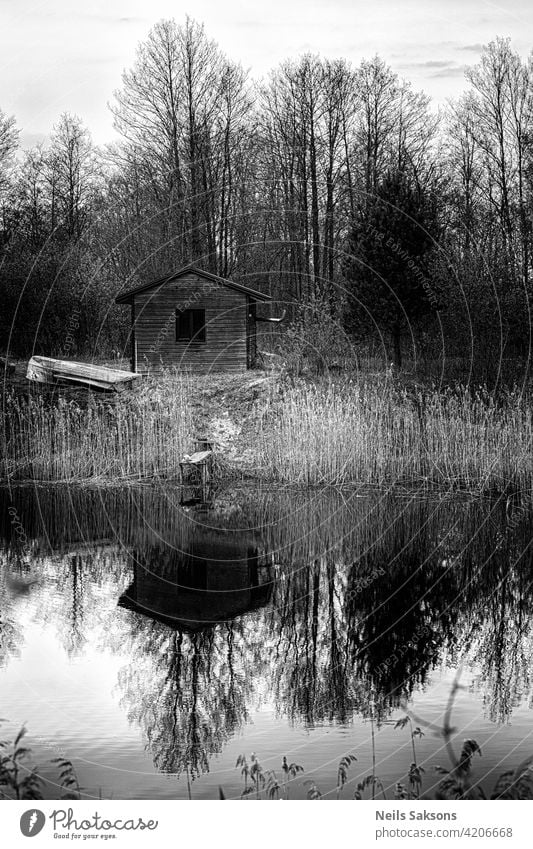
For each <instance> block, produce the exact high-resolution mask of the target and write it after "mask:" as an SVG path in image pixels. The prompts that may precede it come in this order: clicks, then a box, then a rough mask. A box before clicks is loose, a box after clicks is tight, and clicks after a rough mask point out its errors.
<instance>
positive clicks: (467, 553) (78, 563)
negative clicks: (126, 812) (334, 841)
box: [0, 487, 533, 799]
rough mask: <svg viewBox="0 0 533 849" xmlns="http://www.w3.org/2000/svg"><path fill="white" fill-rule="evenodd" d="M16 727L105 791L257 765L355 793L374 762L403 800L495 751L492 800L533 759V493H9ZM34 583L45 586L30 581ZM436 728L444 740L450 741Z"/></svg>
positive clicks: (11, 686) (196, 786) (89, 787)
mask: <svg viewBox="0 0 533 849" xmlns="http://www.w3.org/2000/svg"><path fill="white" fill-rule="evenodd" d="M0 500H1V508H2V509H1V513H0V515H1V520H0V522H1V524H0V570H1V574H0V716H1V717H3V718H4V720H5V721H4V722H3V723H2V731H1V733H2V737H3V738H4V739H12V738H13V736H14V735H15V734H16V732H17V731H18V729H19V728H20V726H21V725H22V724H23V723H25V724H26V726H27V729H28V736H27V742H28V745H29V746H31V749H32V760H33V762H34V763H36V764H38V766H39V770H40V772H41V774H42V775H43V776H44V777H45V778H46V785H45V795H46V796H47V797H49V798H58V797H59V796H60V795H61V793H62V792H64V791H62V790H61V788H60V787H58V785H57V783H56V782H57V769H56V767H55V766H54V764H52V763H51V761H52V759H53V758H57V757H67V758H69V759H71V760H72V761H73V763H74V766H75V769H76V773H77V775H78V778H79V781H80V784H81V785H82V787H83V795H84V797H103V798H115V799H121V798H123V799H125V798H148V799H150V798H152V799H165V798H192V799H201V798H217V797H218V788H219V787H222V788H223V790H224V793H225V795H226V797H228V798H232V797H238V796H239V795H240V794H241V792H242V790H243V788H244V780H243V776H242V775H241V770H240V769H237V768H236V766H235V764H236V761H237V758H238V756H239V755H241V754H246V756H247V758H248V761H250V756H251V754H252V753H255V756H256V757H257V758H258V760H259V761H260V763H261V765H262V768H263V770H264V771H265V772H266V771H267V770H274V771H275V772H276V776H277V777H278V779H279V780H280V781H281V778H282V776H283V771H282V769H281V763H282V758H283V756H286V757H287V761H288V763H296V764H299V765H301V766H303V768H304V772H303V773H300V772H299V773H298V774H297V776H296V777H295V779H294V780H293V781H292V782H291V785H290V797H291V798H305V796H306V793H307V791H308V789H309V785H306V784H304V782H305V781H308V780H312V781H314V782H315V783H316V785H317V786H318V788H319V789H320V791H321V793H322V794H323V796H324V797H325V798H332V797H334V796H335V787H336V784H337V769H338V763H339V760H340V758H342V757H343V756H344V755H347V754H353V755H355V756H356V757H357V761H356V762H355V763H353V764H352V766H351V767H350V769H349V772H348V783H347V784H346V787H345V788H344V790H343V796H344V798H350V797H353V791H354V789H355V786H356V784H357V783H358V782H359V781H361V780H362V779H363V778H364V777H365V776H367V775H369V774H370V773H371V771H372V758H373V748H372V732H374V756H375V760H376V774H377V775H378V776H379V778H380V780H381V782H382V784H383V787H384V789H385V792H386V793H387V797H388V798H391V796H392V795H393V793H394V785H395V783H396V782H397V781H402V782H403V783H406V773H407V771H408V770H409V765H410V763H411V762H412V760H413V757H412V743H411V735H410V728H409V726H408V725H407V726H406V727H404V728H395V721H396V720H398V719H400V718H401V717H403V716H405V705H406V704H407V705H408V708H409V710H410V711H412V713H413V716H414V719H413V723H414V725H419V726H420V727H421V730H422V731H424V736H421V737H416V740H415V743H416V756H417V760H418V762H419V764H421V765H422V766H423V767H424V770H425V773H424V783H423V786H422V791H423V793H426V794H428V795H431V794H432V788H434V785H435V782H436V781H438V776H437V774H436V773H435V770H434V767H435V766H436V765H440V766H444V767H445V768H449V762H448V761H447V757H446V752H445V750H444V747H443V741H442V738H441V737H439V736H438V735H437V733H435V730H434V729H437V728H439V727H442V723H443V718H444V711H445V709H446V704H447V702H448V699H449V694H450V689H451V687H452V682H453V680H454V676H455V673H456V671H457V669H458V668H459V667H460V668H461V670H462V671H461V678H460V684H461V689H460V690H459V691H458V693H457V696H456V699H455V702H454V705H453V714H452V725H453V726H454V727H455V729H456V734H455V735H454V738H453V744H454V746H455V748H456V749H457V750H458V749H460V747H461V744H462V741H463V740H464V739H465V738H473V739H475V740H476V741H477V742H478V743H479V745H480V746H481V751H482V756H481V757H478V756H476V759H475V775H476V777H477V778H479V780H480V782H481V783H482V785H483V786H484V788H485V789H486V790H487V791H489V792H490V790H491V788H492V786H493V785H494V783H495V781H496V778H497V777H498V775H499V774H500V773H501V772H502V771H504V769H508V768H514V767H516V766H517V764H518V762H520V761H521V760H523V758H524V757H526V756H527V755H528V754H530V753H533V722H532V719H533V712H532V707H533V705H532V704H531V701H530V696H531V679H532V673H533V653H532V626H531V609H532V601H533V588H532V570H531V566H532V554H531V539H532V528H533V519H532V513H531V510H530V508H529V507H526V506H525V504H524V502H521V501H520V500H519V499H518V498H517V499H514V500H512V499H507V498H503V499H502V498H500V499H498V498H494V499H493V500H489V499H484V500H483V499H479V498H473V497H468V496H464V495H461V496H459V495H457V494H452V493H442V492H441V493H436V494H432V495H429V496H428V494H427V493H425V494H424V495H423V496H422V494H417V493H407V492H406V493H398V492H371V493H369V492H364V491H355V490H354V491H350V492H344V493H332V492H328V491H320V492H298V491H290V490H281V491H272V490H270V491H262V490H255V489H254V490H252V489H238V488H236V489H232V490H220V491H214V492H207V493H206V492H203V493H201V492H197V491H194V490H190V491H182V490H180V489H177V488H176V489H166V490H165V489H152V488H143V489H130V490H114V489H103V490H80V489H69V488H61V487H56V488H54V489H39V488H33V487H32V488H18V489H14V490H12V491H11V492H8V491H3V492H2V493H1V494H0ZM32 581H33V583H32ZM432 726H433V730H432Z"/></svg>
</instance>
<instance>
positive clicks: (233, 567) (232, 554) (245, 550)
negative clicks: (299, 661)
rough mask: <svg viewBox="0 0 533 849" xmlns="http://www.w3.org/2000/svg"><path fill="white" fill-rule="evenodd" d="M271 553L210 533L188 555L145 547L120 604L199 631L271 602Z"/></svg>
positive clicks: (226, 534)
mask: <svg viewBox="0 0 533 849" xmlns="http://www.w3.org/2000/svg"><path fill="white" fill-rule="evenodd" d="M273 574H274V573H273V567H272V563H271V561H269V558H268V555H266V554H265V553H264V552H260V549H259V548H258V546H257V543H256V542H255V541H254V540H253V539H250V538H248V537H244V538H241V537H236V536H235V534H231V533H230V532H229V531H224V530H210V531H208V532H207V533H206V532H202V534H201V535H198V536H197V537H196V538H193V540H192V541H191V543H190V544H189V546H188V547H187V550H186V551H177V550H175V549H172V548H169V547H166V546H165V547H163V546H162V547H161V548H151V549H149V550H148V551H147V550H146V549H145V550H144V551H143V552H142V553H138V554H137V555H135V556H134V578H133V581H132V583H131V584H130V586H129V587H128V589H127V590H126V591H125V592H124V593H123V595H122V596H121V598H120V599H119V602H118V603H119V606H120V607H123V608H126V609H128V610H132V611H135V612H136V613H141V614H143V615H144V616H147V617H149V618H150V619H152V620H154V621H157V622H160V623H162V624H164V625H167V626H169V627H171V628H173V629H175V630H179V631H186V632H189V633H197V632H199V631H203V630H205V629H207V628H210V627H211V626H213V625H216V624H217V623H219V622H226V621H230V620H232V619H235V618H237V617H239V616H242V615H243V614H245V613H249V612H251V611H253V610H257V609H259V608H261V607H263V606H265V605H266V604H268V602H269V600H270V597H271V594H272V586H273Z"/></svg>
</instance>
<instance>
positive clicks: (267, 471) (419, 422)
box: [257, 379, 533, 489]
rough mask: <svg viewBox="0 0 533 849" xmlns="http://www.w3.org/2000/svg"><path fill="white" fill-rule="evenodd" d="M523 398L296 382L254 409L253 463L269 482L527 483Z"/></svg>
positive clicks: (527, 423)
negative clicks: (257, 432) (256, 414)
mask: <svg viewBox="0 0 533 849" xmlns="http://www.w3.org/2000/svg"><path fill="white" fill-rule="evenodd" d="M531 409H532V408H531V404H530V403H528V402H527V401H526V400H525V399H524V398H523V397H522V396H521V395H520V394H519V393H509V394H508V395H507V397H506V398H505V400H503V401H502V402H499V403H496V402H495V400H494V399H493V398H492V397H491V396H490V395H488V394H487V393H486V392H484V391H482V390H480V391H479V392H477V393H475V392H471V391H469V390H466V389H464V388H460V389H458V390H455V391H453V392H452V391H446V392H438V391H431V392H425V393H422V392H418V393H415V392H413V391H408V390H406V389H402V388H400V387H398V386H396V385H394V383H393V382H392V381H389V380H386V379H383V380H381V381H374V382H372V383H364V382H363V383H357V382H351V381H350V382H344V383H340V384H337V385H331V384H323V385H309V384H308V385H296V386H294V387H292V388H290V389H288V390H287V391H286V392H285V393H284V395H283V396H282V397H280V398H279V399H278V400H277V401H276V402H273V403H269V404H266V405H265V406H264V407H263V409H262V411H261V414H260V423H259V430H260V435H259V438H258V443H257V462H258V465H260V467H261V469H262V471H263V474H264V475H265V476H266V477H268V478H271V479H275V480H278V481H284V482H291V483H296V484H306V485H309V484H311V485H320V484H335V485H342V484H348V483H353V482H357V483H370V484H390V483H393V482H395V481H420V480H427V481H428V482H436V483H448V484H449V483H452V482H456V483H457V484H459V485H463V486H469V487H475V488H476V489H478V488H483V489H485V488H487V487H491V486H496V487H501V486H502V485H506V484H508V483H509V482H510V481H512V482H513V483H516V484H523V483H527V484H529V485H530V484H531V477H532V472H533V461H532V453H531V448H532V436H533V427H532V412H531Z"/></svg>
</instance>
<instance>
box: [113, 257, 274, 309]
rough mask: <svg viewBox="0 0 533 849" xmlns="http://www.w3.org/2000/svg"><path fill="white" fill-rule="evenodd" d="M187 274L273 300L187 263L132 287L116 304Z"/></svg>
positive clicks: (130, 300) (131, 299)
mask: <svg viewBox="0 0 533 849" xmlns="http://www.w3.org/2000/svg"><path fill="white" fill-rule="evenodd" d="M185 274H197V275H198V276H199V277H204V278H205V279H206V280H210V281H211V282H213V283H218V284H219V286H227V287H228V288H229V289H235V290H236V291H237V292H242V293H243V295H250V296H251V297H252V298H257V300H258V301H271V300H272V298H271V297H270V295H264V294H263V292H258V291H256V290H255V289H250V288H249V287H248V286H243V285H242V284H241V283H234V282H233V280H225V279H224V277H218V276H217V275H216V274H211V272H210V271H204V270H203V269H202V268H198V267H197V266H196V265H186V266H185V268H180V270H179V271H175V272H174V273H173V274H167V275H165V277H160V278H159V279H158V280H154V281H153V282H152V283H146V284H145V285H144V286H137V287H136V288H135V289H130V290H129V291H127V292H124V294H123V295H119V296H118V297H117V298H115V303H116V304H131V303H132V302H133V299H134V298H135V295H140V294H141V292H148V291H149V290H150V289H155V288H156V286H161V285H162V284H164V283H170V281H171V280H177V279H178V278H179V277H183V276H184V275H185Z"/></svg>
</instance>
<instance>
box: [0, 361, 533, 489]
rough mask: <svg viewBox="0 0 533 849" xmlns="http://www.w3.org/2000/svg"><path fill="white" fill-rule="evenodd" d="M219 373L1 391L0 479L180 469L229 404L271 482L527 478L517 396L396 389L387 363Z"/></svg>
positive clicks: (129, 475) (526, 438)
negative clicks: (340, 371) (353, 371)
mask: <svg viewBox="0 0 533 849" xmlns="http://www.w3.org/2000/svg"><path fill="white" fill-rule="evenodd" d="M224 379H225V376H221V379H220V380H221V381H222V382H220V381H219V379H218V376H216V375H211V376H210V377H209V378H208V379H206V380H204V381H203V382H202V380H200V379H197V380H193V378H190V377H186V376H183V375H180V374H179V373H173V372H166V373H160V374H158V375H157V377H153V378H150V379H146V380H145V381H144V382H143V383H142V385H141V386H140V388H139V389H137V390H136V391H134V392H130V393H125V394H124V395H123V396H120V397H119V398H118V399H117V400H110V399H106V398H105V397H104V398H102V396H99V397H98V396H95V395H91V396H89V400H87V396H85V402H82V401H81V400H80V399H79V398H78V399H76V400H70V401H69V400H67V399H66V398H65V397H57V396H56V397H55V398H54V399H53V400H50V399H44V398H43V397H41V396H40V395H39V394H36V395H34V396H33V397H32V396H29V397H28V396H27V397H22V398H21V397H20V396H17V395H16V394H9V392H8V393H6V395H5V397H4V410H3V412H4V415H3V417H2V421H3V432H2V433H0V438H1V440H2V446H3V449H4V451H3V454H4V458H5V459H4V463H3V469H2V472H1V473H0V475H1V477H2V478H3V479H4V480H6V479H7V480H13V481H15V480H18V481H21V480H39V481H73V482H74V481H79V482H84V481H90V482H111V481H114V482H125V481H128V480H142V479H149V478H153V477H157V476H161V477H165V478H175V477H177V475H178V473H179V461H180V460H181V458H182V457H183V455H184V454H186V453H189V452H190V451H191V450H192V446H193V438H194V434H195V432H196V431H197V429H198V428H199V427H200V429H202V428H203V429H204V430H206V432H207V430H209V426H210V425H209V422H210V421H211V419H213V415H214V414H215V413H216V414H217V415H218V414H219V413H220V410H221V409H224V410H226V412H227V415H228V416H229V417H230V418H231V420H232V421H233V422H234V423H236V425H238V428H239V432H241V431H242V440H241V441H242V445H241V446H240V449H239V450H241V452H244V454H243V456H244V455H246V462H245V467H246V468H245V471H247V472H250V473H251V474H252V475H254V476H256V477H260V478H263V479H266V480H269V481H278V482H283V483H291V484H296V485H298V484H300V485H314V486H316V485H339V486H340V485H346V484H351V483H358V484H360V483H363V484H377V485H384V484H385V485H390V484H392V483H394V482H396V481H400V482H406V483H413V482H416V483H420V482H421V481H427V482H428V483H438V484H441V483H444V484H450V483H457V485H459V486H466V487H470V488H474V489H476V490H479V489H486V488H489V487H493V486H494V487H497V488H501V487H502V486H505V485H507V484H508V483H509V482H512V483H513V484H515V485H518V486H521V487H523V486H527V487H531V484H532V481H533V474H532V473H533V459H532V452H531V447H532V436H533V425H532V408H531V402H530V401H528V400H527V399H525V398H524V397H523V396H522V395H521V394H520V393H518V392H516V393H508V394H507V395H506V397H505V398H504V399H501V398H500V399H499V400H498V402H496V401H495V399H494V398H493V397H492V396H491V395H489V394H488V393H486V392H484V391H482V390H480V391H478V392H477V393H476V392H472V391H470V390H466V389H464V388H459V389H456V390H453V391H451V390H447V391H436V390H435V391H427V390H426V391H424V392H422V391H421V390H413V389H406V388H405V387H401V386H399V385H398V384H397V383H396V382H395V379H394V378H393V377H391V375H390V373H388V372H385V373H382V374H381V375H374V376H373V377H372V378H370V377H369V376H367V377H366V378H365V379H362V380H357V379H353V380H348V379H345V380H341V381H340V382H337V383H335V384H331V383H327V382H326V381H323V382H320V383H316V382H315V383H309V382H305V381H303V380H299V381H293V383H292V385H287V384H286V383H285V384H284V383H283V382H280V380H278V379H272V380H271V379H268V380H259V381H258V380H255V381H254V380H252V381H251V382H250V381H249V380H248V382H245V383H243V384H242V386H241V383H242V379H240V380H239V381H237V382H236V383H235V386H236V387H237V389H236V390H235V391H230V389H235V386H234V385H233V383H234V382H231V381H230V382H229V384H228V386H227V385H226V383H225V382H224ZM226 382H227V381H226ZM228 387H229V388H228ZM237 390H239V391H237ZM239 393H240V394H239ZM241 396H242V397H241ZM215 418H216V416H215ZM211 424H212V422H211ZM208 425H209V426H208ZM220 459H221V460H222V462H221V463H220V465H219V468H220V469H225V470H226V473H228V474H229V473H230V472H231V468H230V467H229V466H228V465H227V463H226V464H225V463H224V457H221V458H220ZM231 462H233V461H231ZM235 462H236V461H235ZM241 465H242V464H241ZM243 468H244V467H243Z"/></svg>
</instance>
